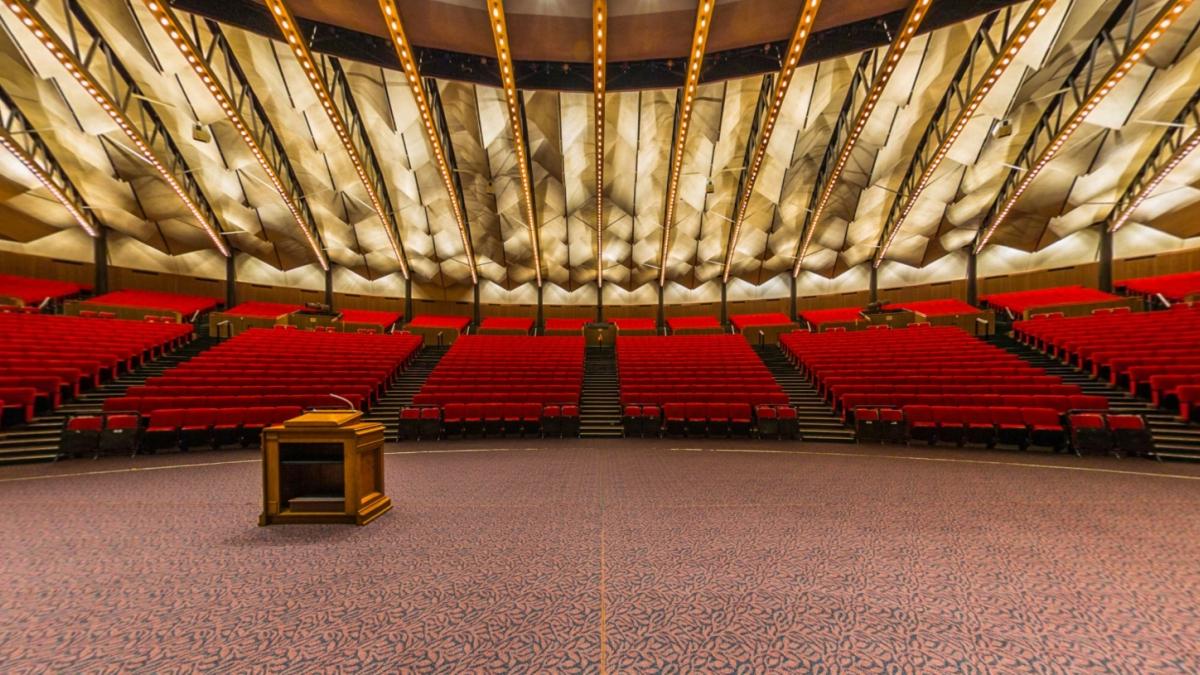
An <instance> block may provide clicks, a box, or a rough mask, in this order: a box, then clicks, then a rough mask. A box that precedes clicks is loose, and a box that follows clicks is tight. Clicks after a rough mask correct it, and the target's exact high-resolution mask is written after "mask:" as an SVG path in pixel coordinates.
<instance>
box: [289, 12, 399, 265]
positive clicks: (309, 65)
mask: <svg viewBox="0 0 1200 675" xmlns="http://www.w3.org/2000/svg"><path fill="white" fill-rule="evenodd" d="M266 3H267V8H268V9H270V11H271V17H272V18H273V19H275V25H276V26H278V27H279V31H280V32H281V33H283V38H284V40H285V41H286V42H287V43H288V47H290V48H291V50H292V54H293V55H294V56H295V57H296V61H297V63H299V64H300V67H301V68H302V69H303V70H304V75H305V77H306V79H307V80H308V83H309V86H311V87H312V90H313V93H315V94H316V95H317V99H318V100H319V101H320V102H321V107H322V108H323V109H324V110H325V115H326V117H328V118H329V122H330V124H332V125H333V130H334V132H335V133H337V136H338V140H339V141H341V144H342V148H343V149H344V150H345V151H346V154H347V155H349V156H350V163H351V164H352V165H353V166H354V172H355V173H356V174H357V175H358V180H359V182H360V183H362V187H363V190H365V191H366V193H367V200H368V201H369V202H370V203H371V208H372V209H373V210H374V211H375V214H376V215H377V216H378V217H379V221H380V225H382V226H383V230H384V232H385V233H386V234H387V238H388V243H389V244H390V245H391V247H392V253H393V254H394V255H395V257H396V260H397V261H398V262H399V263H400V272H401V274H403V275H404V277H405V278H408V275H409V272H408V262H407V261H406V260H405V259H404V253H403V252H401V250H400V243H399V241H397V239H396V227H395V223H394V221H393V220H392V214H391V213H389V212H388V210H387V209H386V208H384V206H383V202H382V201H381V200H380V195H379V192H378V191H377V190H376V189H375V185H374V184H373V182H372V181H371V178H370V176H368V175H367V170H366V168H365V167H364V165H363V159H362V156H361V155H360V154H359V152H358V148H356V147H355V146H354V141H353V139H352V138H351V136H350V129H349V127H348V126H347V125H346V120H345V119H343V118H342V113H341V111H339V110H338V108H337V106H336V105H334V102H333V96H332V94H331V93H330V91H329V86H328V85H327V84H326V82H325V78H324V77H322V75H321V73H320V71H318V70H317V63H316V61H315V60H314V59H313V55H312V52H311V51H309V49H308V43H307V42H305V40H304V37H303V36H302V35H300V27H299V25H298V24H297V23H296V19H295V17H293V16H292V12H291V10H290V9H288V6H287V4H285V3H284V2H283V0H266Z"/></svg>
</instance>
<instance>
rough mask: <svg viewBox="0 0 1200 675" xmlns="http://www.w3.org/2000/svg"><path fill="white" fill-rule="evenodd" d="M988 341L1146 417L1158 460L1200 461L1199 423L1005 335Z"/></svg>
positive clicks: (1118, 409)
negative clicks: (1189, 422) (1184, 419)
mask: <svg viewBox="0 0 1200 675" xmlns="http://www.w3.org/2000/svg"><path fill="white" fill-rule="evenodd" d="M989 340H990V342H991V343H992V344H994V345H996V346H997V347H1000V348H1001V349H1004V350H1005V351H1008V352H1012V353H1013V354H1016V355H1017V356H1019V357H1021V358H1022V359H1024V360H1025V361H1027V362H1029V363H1032V364H1033V365H1035V366H1037V367H1039V368H1042V369H1043V370H1045V371H1046V372H1047V373H1048V374H1050V375H1058V376H1060V377H1062V380H1063V382H1064V383H1066V384H1078V385H1079V387H1080V389H1082V390H1083V393H1085V394H1093V395H1097V396H1103V397H1105V398H1107V399H1108V407H1109V409H1111V410H1113V411H1116V412H1128V413H1133V414H1138V415H1143V416H1145V418H1146V423H1147V425H1148V426H1149V427H1150V433H1151V435H1152V436H1153V437H1154V448H1155V453H1156V454H1157V456H1158V458H1159V459H1172V460H1191V461H1200V426H1197V425H1195V424H1188V423H1187V422H1184V421H1182V420H1180V419H1179V417H1178V416H1176V415H1174V414H1172V413H1171V412H1169V411H1167V410H1163V409H1159V408H1155V407H1154V406H1152V405H1151V404H1150V402H1149V401H1146V400H1145V399H1141V398H1136V397H1134V396H1132V395H1131V394H1130V393H1129V391H1128V390H1124V389H1118V388H1117V387H1114V386H1112V385H1111V384H1109V383H1108V381H1107V380H1096V379H1093V378H1092V377H1091V375H1090V374H1089V373H1085V372H1084V371H1082V370H1079V369H1078V368H1075V367H1074V366H1069V365H1067V364H1065V363H1063V362H1062V361H1059V360H1057V359H1053V358H1051V357H1049V356H1047V355H1045V354H1043V353H1042V352H1040V351H1038V350H1036V349H1034V348H1033V347H1029V346H1027V345H1025V344H1023V343H1021V342H1019V341H1017V340H1015V339H1013V338H1012V337H1010V336H1009V335H1007V334H1003V335H996V336H993V337H991V338H989Z"/></svg>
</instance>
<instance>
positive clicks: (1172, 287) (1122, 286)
mask: <svg viewBox="0 0 1200 675" xmlns="http://www.w3.org/2000/svg"><path fill="white" fill-rule="evenodd" d="M1115 285H1116V287H1117V288H1118V289H1119V290H1123V291H1125V292H1126V293H1130V294H1137V295H1162V296H1163V297H1164V298H1166V299H1167V300H1169V301H1171V302H1180V301H1182V300H1186V299H1188V298H1191V297H1197V296H1200V272H1182V273H1180V274H1163V275H1160V276H1154V277H1139V278H1136V279H1126V280H1124V281H1118V282H1117V283H1116V284H1115ZM0 295H3V293H0Z"/></svg>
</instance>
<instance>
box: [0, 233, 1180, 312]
mask: <svg viewBox="0 0 1200 675" xmlns="http://www.w3.org/2000/svg"><path fill="white" fill-rule="evenodd" d="M1098 268H1099V265H1098V264H1097V263H1086V264H1082V265H1073V266H1070V267H1059V268H1053V269H1046V270H1037V271H1033V272H1024V273H1019V274H1004V275H996V276H990V277H983V276H981V277H980V278H979V294H980V295H981V296H982V295H987V294H989V293H1005V292H1008V291H1022V290H1030V289H1035V288H1049V287H1053V286H1068V285H1072V284H1077V285H1080V286H1094V285H1095V284H1096V277H1097V273H1098ZM1196 270H1200V248H1197V249H1189V250H1185V251H1173V252H1169V253H1159V254H1155V255H1148V256H1138V257H1136V258H1127V259H1119V260H1115V261H1114V262H1113V278H1114V279H1116V280H1121V279H1128V278H1132V277H1143V276H1153V275H1157V274H1173V273H1177V272H1188V271H1196ZM0 271H3V273H6V274H19V275H23V276H29V277H41V278H46V279H59V280H63V281H72V282H75V283H80V284H87V285H90V284H91V283H92V281H93V277H94V271H93V266H92V264H91V263H86V262H74V261H70V260H59V259H55V258H43V257H39V256H31V255H23V254H19V253H10V252H7V251H0ZM109 273H110V279H109V287H110V288H112V289H114V290H116V289H123V288H134V289H141V290H158V291H166V292H169V293H186V294H189V295H205V296H210V297H215V298H219V299H222V300H223V299H224V297H225V282H224V280H222V279H207V278H202V277H192V276H185V275H179V274H168V273H162V272H144V271H141V270H133V269H128V268H122V267H112V268H110V269H109ZM966 289H967V284H966V281H965V280H962V279H958V280H954V281H946V282H941V283H935V284H921V285H917V286H904V287H898V288H880V289H879V298H880V300H884V301H887V302H905V301H914V300H934V299H937V298H960V299H961V298H965V297H966ZM422 290H426V289H422ZM428 290H429V291H431V292H429V293H422V295H427V296H432V297H440V298H445V297H447V294H446V293H445V292H444V291H443V290H442V289H440V288H439V289H428ZM434 291H436V292H434ZM237 293H238V300H239V301H240V302H245V301H249V300H259V301H264V302H281V303H290V304H301V303H304V302H322V301H323V300H324V293H323V292H322V291H319V290H304V289H299V288H286V287H280V286H267V285H263V284H253V283H244V282H238V285H237ZM457 297H462V296H461V295H458V296H457ZM867 300H868V293H867V291H865V290H862V291H853V292H848V293H830V294H825V295H808V296H800V297H798V298H797V300H796V307H797V309H798V310H800V311H804V310H806V309H830V308H834V307H863V306H865V305H866V304H867ZM334 303H335V304H336V306H337V307H342V308H346V309H373V310H385V311H394V312H403V311H404V297H403V296H398V297H383V296H374V295H361V294H355V293H334ZM788 306H789V301H788V298H786V297H785V298H774V299H770V300H746V301H731V302H730V303H729V313H730V314H731V315H733V314H759V313H765V312H783V313H787V311H788ZM471 310H472V307H471V301H470V294H469V292H468V293H467V294H466V299H462V300H427V299H414V300H413V311H414V313H416V314H446V315H455V316H471ZM543 311H544V313H545V316H547V317H562V318H591V317H594V316H595V315H596V307H595V305H592V304H587V305H546V306H545V307H544V308H543ZM665 311H666V315H667V317H668V318H670V317H678V316H697V315H709V316H719V315H720V313H721V305H720V303H719V302H705V303H689V304H683V305H670V304H668V305H667V306H666V308H665ZM657 312H658V307H657V306H656V305H608V304H606V305H605V306H604V316H605V317H608V318H626V317H644V318H654V317H655V316H656V315H657ZM536 314H537V306H536V305H531V304H524V305H501V304H482V305H480V315H481V316H484V317H489V316H523V317H534V316H536Z"/></svg>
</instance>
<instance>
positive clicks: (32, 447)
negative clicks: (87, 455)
mask: <svg viewBox="0 0 1200 675" xmlns="http://www.w3.org/2000/svg"><path fill="white" fill-rule="evenodd" d="M216 344H217V339H216V338H211V337H208V336H203V337H197V338H196V339H194V340H192V341H191V342H189V343H188V344H187V345H185V346H184V347H181V348H179V349H177V350H175V351H173V352H171V353H170V354H167V355H165V356H162V357H159V358H157V359H154V360H153V361H151V362H149V363H146V364H143V365H142V366H140V367H138V368H136V369H134V370H132V371H130V372H128V373H125V374H123V375H121V376H120V377H118V378H117V379H115V380H112V381H110V382H106V383H104V384H103V385H101V386H99V387H97V388H95V389H92V390H90V391H85V392H83V393H82V394H81V395H80V396H79V397H78V398H76V399H73V400H71V401H68V402H67V403H64V404H63V405H61V406H59V407H58V408H57V409H56V410H54V411H53V412H48V413H46V414H44V415H40V416H38V417H35V418H34V419H33V421H32V422H30V423H29V424H25V425H22V426H19V427H13V428H12V429H6V430H3V431H0V465H3V464H23V463H29V462H49V461H53V460H54V459H56V458H57V457H58V442H59V438H60V437H61V435H62V428H63V424H65V423H66V419H67V417H70V416H73V415H92V414H99V413H100V412H101V411H102V409H103V408H104V401H105V400H106V399H109V398H112V397H114V396H121V395H122V394H124V393H125V390H126V389H128V388H129V387H132V386H136V385H140V384H144V383H145V382H146V380H148V379H150V378H152V377H156V376H158V375H162V374H163V373H164V372H165V371H167V370H170V369H171V368H174V367H175V366H177V365H179V364H180V363H183V362H184V361H187V360H188V359H190V358H192V357H194V356H196V355H197V354H199V353H201V352H203V351H205V350H206V349H208V348H210V347H212V346H214V345H216Z"/></svg>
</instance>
